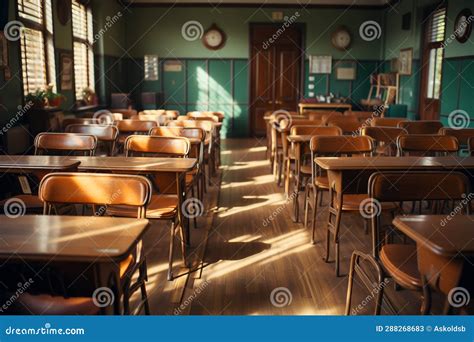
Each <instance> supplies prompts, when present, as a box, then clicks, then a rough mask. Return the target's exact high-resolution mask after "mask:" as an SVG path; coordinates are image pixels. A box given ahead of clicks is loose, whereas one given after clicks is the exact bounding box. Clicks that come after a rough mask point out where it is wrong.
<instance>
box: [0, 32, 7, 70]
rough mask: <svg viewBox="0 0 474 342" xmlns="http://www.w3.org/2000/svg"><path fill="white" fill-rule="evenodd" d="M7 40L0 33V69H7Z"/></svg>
mask: <svg viewBox="0 0 474 342" xmlns="http://www.w3.org/2000/svg"><path fill="white" fill-rule="evenodd" d="M7 44H8V40H7V38H5V35H4V34H3V32H0V69H4V68H6V67H8V46H7Z"/></svg>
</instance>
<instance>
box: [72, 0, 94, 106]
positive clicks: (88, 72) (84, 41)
mask: <svg viewBox="0 0 474 342" xmlns="http://www.w3.org/2000/svg"><path fill="white" fill-rule="evenodd" d="M73 2H77V3H78V4H79V5H82V6H84V8H85V10H86V32H85V37H86V38H85V39H84V38H81V37H76V36H75V35H74V19H73V17H74V14H73ZM89 11H90V17H91V21H92V23H91V25H90V26H89V22H88V19H89ZM93 21H94V19H93V13H92V8H91V5H90V4H83V3H82V2H81V1H80V0H71V36H72V60H73V72H74V89H73V91H74V100H75V102H77V101H83V100H84V99H83V98H79V97H78V96H77V90H76V67H75V65H76V55H75V49H74V44H75V43H80V44H84V45H85V46H86V51H87V56H86V69H87V70H86V77H87V87H89V88H91V89H92V90H93V91H94V92H95V72H94V79H93V80H90V76H91V70H90V69H91V68H92V71H94V43H93V40H94V23H93ZM89 27H91V28H92V32H90V34H89V32H88V30H89ZM89 38H92V41H89V40H88V39H89ZM89 51H90V52H91V54H92V65H90V63H89V62H90V60H89ZM91 86H92V87H91Z"/></svg>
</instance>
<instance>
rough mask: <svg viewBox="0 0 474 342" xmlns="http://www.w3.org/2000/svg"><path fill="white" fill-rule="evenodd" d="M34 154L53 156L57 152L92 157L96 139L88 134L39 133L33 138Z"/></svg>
mask: <svg viewBox="0 0 474 342" xmlns="http://www.w3.org/2000/svg"><path fill="white" fill-rule="evenodd" d="M34 145H35V154H44V153H46V154H54V153H57V152H62V153H67V154H70V153H74V152H79V153H82V154H84V155H90V156H92V155H94V153H95V149H96V147H97V138H96V137H95V136H94V135H90V134H76V133H49V132H47V133H40V134H38V135H37V136H36V138H35V142H34Z"/></svg>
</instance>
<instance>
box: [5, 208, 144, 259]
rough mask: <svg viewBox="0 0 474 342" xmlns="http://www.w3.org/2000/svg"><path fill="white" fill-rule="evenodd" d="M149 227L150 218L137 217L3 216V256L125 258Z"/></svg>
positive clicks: (28, 257) (14, 257) (16, 257)
mask: <svg viewBox="0 0 474 342" xmlns="http://www.w3.org/2000/svg"><path fill="white" fill-rule="evenodd" d="M147 227H148V220H146V219H135V218H121V217H120V218H119V217H100V216H45V215H27V216H20V217H17V218H8V217H6V216H1V217H0V234H1V237H2V238H1V239H0V259H3V260H6V259H8V260H18V259H19V260H31V261H35V260H37V261H44V260H46V261H49V260H51V259H54V260H55V261H77V262H92V261H95V262H111V261H121V260H123V259H125V258H126V257H127V256H128V255H129V254H130V252H131V251H132V250H133V248H134V247H135V245H136V244H137V242H138V241H139V240H140V239H141V238H142V236H143V234H144V232H145V231H146V229H147ZM111 259H113V260H111Z"/></svg>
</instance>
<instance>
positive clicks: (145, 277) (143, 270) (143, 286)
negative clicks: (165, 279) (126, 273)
mask: <svg viewBox="0 0 474 342" xmlns="http://www.w3.org/2000/svg"><path fill="white" fill-rule="evenodd" d="M139 278H140V279H142V284H141V286H140V289H141V293H142V301H143V303H144V305H145V315H150V305H149V304H148V294H147V292H146V281H147V280H148V274H147V267H146V261H145V260H144V261H143V262H142V264H141V265H140V275H139Z"/></svg>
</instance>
